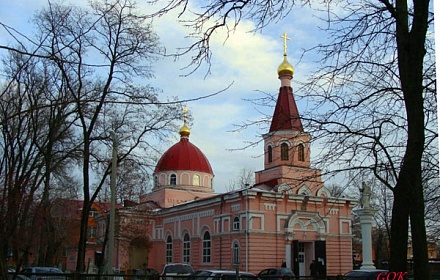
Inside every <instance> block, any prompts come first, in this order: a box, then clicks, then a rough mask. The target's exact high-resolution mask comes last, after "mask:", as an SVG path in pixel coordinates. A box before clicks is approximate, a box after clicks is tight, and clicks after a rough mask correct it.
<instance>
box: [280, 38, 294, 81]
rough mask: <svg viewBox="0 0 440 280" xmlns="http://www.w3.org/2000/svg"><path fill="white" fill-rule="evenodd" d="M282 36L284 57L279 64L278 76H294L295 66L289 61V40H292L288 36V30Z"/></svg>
mask: <svg viewBox="0 0 440 280" xmlns="http://www.w3.org/2000/svg"><path fill="white" fill-rule="evenodd" d="M281 38H283V39H284V59H283V62H282V63H281V64H280V66H278V76H293V72H294V71H293V66H292V65H291V64H290V63H289V61H287V40H290V38H289V37H287V34H286V32H284V34H283V35H281Z"/></svg>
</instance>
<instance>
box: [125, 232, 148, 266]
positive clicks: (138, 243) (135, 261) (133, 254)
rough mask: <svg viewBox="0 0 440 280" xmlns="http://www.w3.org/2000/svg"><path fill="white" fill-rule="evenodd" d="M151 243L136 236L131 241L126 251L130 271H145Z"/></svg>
mask: <svg viewBox="0 0 440 280" xmlns="http://www.w3.org/2000/svg"><path fill="white" fill-rule="evenodd" d="M150 249H151V242H150V240H149V239H148V238H147V237H144V236H138V237H136V238H134V239H133V240H131V242H130V247H129V251H128V257H129V258H128V262H129V264H130V267H131V268H132V269H141V270H143V269H146V268H147V267H148V255H149V252H150Z"/></svg>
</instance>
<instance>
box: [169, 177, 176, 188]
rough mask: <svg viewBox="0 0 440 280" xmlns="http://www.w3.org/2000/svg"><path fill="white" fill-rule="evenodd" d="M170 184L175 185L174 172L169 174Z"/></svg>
mask: <svg viewBox="0 0 440 280" xmlns="http://www.w3.org/2000/svg"><path fill="white" fill-rule="evenodd" d="M170 185H171V186H175V185H177V176H176V174H171V176H170Z"/></svg>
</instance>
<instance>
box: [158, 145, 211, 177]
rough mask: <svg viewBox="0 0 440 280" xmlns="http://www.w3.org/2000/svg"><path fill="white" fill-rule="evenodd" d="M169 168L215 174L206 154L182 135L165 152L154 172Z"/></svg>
mask: <svg viewBox="0 0 440 280" xmlns="http://www.w3.org/2000/svg"><path fill="white" fill-rule="evenodd" d="M169 170H191V171H200V172H206V173H210V174H213V172H212V168H211V164H210V163H209V161H208V159H207V158H206V156H205V155H204V154H203V153H202V151H200V149H199V148H197V147H196V146H195V145H193V144H192V143H190V142H189V140H188V138H186V137H182V138H181V139H180V142H178V143H176V144H174V145H173V146H172V147H171V148H169V149H168V151H166V152H165V153H164V154H163V156H162V157H161V158H160V160H159V162H158V163H157V166H156V169H155V170H154V172H160V171H169Z"/></svg>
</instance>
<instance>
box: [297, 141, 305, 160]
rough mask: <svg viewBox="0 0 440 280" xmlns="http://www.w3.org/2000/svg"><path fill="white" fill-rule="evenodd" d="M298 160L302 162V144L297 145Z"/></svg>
mask: <svg viewBox="0 0 440 280" xmlns="http://www.w3.org/2000/svg"><path fill="white" fill-rule="evenodd" d="M298 160H299V161H304V145H303V144H299V145H298Z"/></svg>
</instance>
